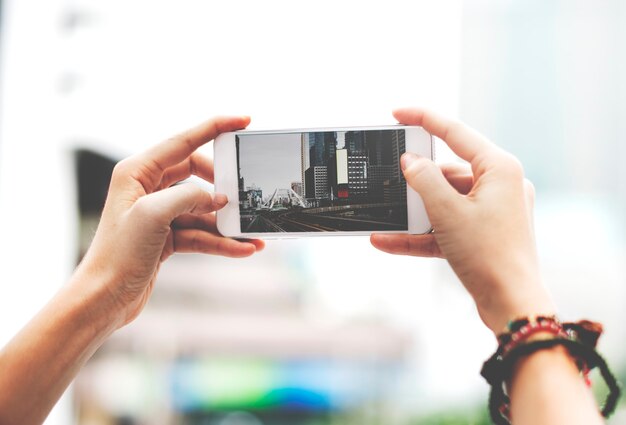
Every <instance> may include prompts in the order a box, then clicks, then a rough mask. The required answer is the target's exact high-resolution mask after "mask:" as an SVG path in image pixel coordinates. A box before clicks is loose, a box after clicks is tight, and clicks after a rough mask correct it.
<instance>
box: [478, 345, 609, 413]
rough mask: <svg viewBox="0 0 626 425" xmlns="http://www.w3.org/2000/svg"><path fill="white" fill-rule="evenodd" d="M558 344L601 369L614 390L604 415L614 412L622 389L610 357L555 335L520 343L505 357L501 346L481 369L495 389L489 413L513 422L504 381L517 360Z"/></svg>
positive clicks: (601, 372)
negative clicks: (509, 412)
mask: <svg viewBox="0 0 626 425" xmlns="http://www.w3.org/2000/svg"><path fill="white" fill-rule="evenodd" d="M557 345H561V346H563V347H565V349H567V351H568V352H569V354H570V355H571V356H572V357H573V358H574V359H576V360H581V361H582V362H584V364H585V365H586V367H587V369H588V370H591V369H593V368H595V367H597V368H598V369H599V370H600V374H601V375H602V378H603V379H604V381H605V382H606V385H607V387H608V388H609V391H610V392H609V395H608V396H607V398H606V400H605V402H604V405H603V406H602V408H601V413H602V416H604V417H608V416H609V415H610V414H611V413H613V411H614V410H615V407H616V405H617V400H618V399H619V396H620V392H621V390H620V386H619V384H618V382H617V380H616V379H615V376H613V374H612V373H611V371H610V369H609V367H608V365H607V363H606V361H605V360H604V359H603V358H602V356H600V354H598V352H597V351H596V350H595V349H594V348H593V347H591V346H588V345H585V344H583V343H581V342H579V341H575V340H571V339H566V338H554V339H547V340H536V341H530V342H528V343H525V344H523V345H519V346H516V347H515V348H513V349H512V350H511V351H510V352H508V353H507V355H506V356H504V357H503V356H502V355H501V353H500V350H498V351H497V352H496V353H495V354H494V355H493V356H491V357H490V358H489V359H488V360H487V361H486V362H485V363H484V365H483V368H482V370H481V372H480V373H481V375H482V376H483V377H484V378H485V379H486V380H487V382H488V383H489V385H490V386H491V392H490V394H489V413H490V415H491V419H492V421H493V422H494V423H495V424H496V425H508V424H510V421H509V418H508V417H507V416H508V415H507V414H506V413H507V409H508V406H509V405H510V399H509V397H508V395H506V393H505V391H504V383H505V382H506V381H507V380H508V379H509V378H510V375H511V371H512V370H513V366H514V365H515V363H516V362H517V361H518V360H519V359H520V358H521V357H524V356H527V355H529V354H532V353H534V352H535V351H538V350H544V349H548V348H552V347H555V346H557Z"/></svg>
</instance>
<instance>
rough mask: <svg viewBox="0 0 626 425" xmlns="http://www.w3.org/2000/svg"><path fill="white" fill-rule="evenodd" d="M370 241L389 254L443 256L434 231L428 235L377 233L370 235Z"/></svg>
mask: <svg viewBox="0 0 626 425" xmlns="http://www.w3.org/2000/svg"><path fill="white" fill-rule="evenodd" d="M370 242H371V243H372V245H373V246H374V247H375V248H377V249H379V250H381V251H383V252H387V253H389V254H397V255H413V256H415V257H440V258H443V255H442V254H441V250H440V249H439V245H438V244H437V241H436V240H435V235H434V234H432V233H429V234H426V235H404V234H391V233H388V234H385V233H375V234H373V235H371V236H370Z"/></svg>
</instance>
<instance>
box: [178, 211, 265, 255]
mask: <svg viewBox="0 0 626 425" xmlns="http://www.w3.org/2000/svg"><path fill="white" fill-rule="evenodd" d="M172 228H174V229H198V230H204V231H207V232H211V233H214V234H215V235H218V236H221V235H220V234H219V232H218V231H217V224H216V218H215V214H201V215H197V214H183V215H181V216H180V217H177V218H176V219H175V220H174V221H173V222H172ZM240 241H241V242H247V243H251V244H253V245H254V246H255V247H256V251H257V252H258V251H262V250H263V249H264V248H265V242H264V241H262V240H261V239H240Z"/></svg>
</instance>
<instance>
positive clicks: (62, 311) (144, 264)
mask: <svg viewBox="0 0 626 425" xmlns="http://www.w3.org/2000/svg"><path fill="white" fill-rule="evenodd" d="M249 122H250V119H249V118H248V117H218V118H214V119H212V120H209V121H207V122H205V123H203V124H201V125H199V126H198V127H195V128H193V129H190V130H188V131H186V132H184V133H182V134H180V135H178V136H175V137H172V138H171V139H169V140H166V141H165V142H163V143H161V144H158V145H156V146H154V147H153V148H151V149H149V150H148V151H146V152H144V153H141V154H138V155H135V156H132V157H130V158H127V159H125V160H123V161H121V162H120V163H119V164H118V165H117V166H116V167H115V169H114V171H113V175H112V178H111V185H110V188H109V193H108V196H107V201H106V204H105V207H104V210H103V213H102V217H101V220H100V224H99V226H98V230H97V232H96V235H95V237H94V240H93V242H92V244H91V246H90V248H89V250H88V252H87V254H86V255H85V258H84V259H83V261H82V262H81V264H80V265H79V267H78V268H77V269H76V271H75V273H74V275H73V276H72V278H71V279H70V281H69V282H68V284H66V285H65V286H64V287H63V288H61V290H60V291H59V292H58V293H57V294H56V295H55V296H54V298H53V299H52V300H50V302H49V303H48V304H47V305H46V306H45V307H44V308H43V309H42V311H40V312H39V314H38V315H37V316H35V317H34V318H33V319H32V320H31V321H30V322H29V323H28V324H27V325H26V326H25V327H24V329H22V330H21V331H20V332H19V333H18V334H17V335H16V336H15V337H14V338H13V339H12V340H11V341H10V342H9V343H8V344H7V345H6V347H4V348H3V349H2V351H0V371H2V373H0V424H2V425H29V424H40V423H42V422H43V421H44V419H45V418H46V417H47V415H48V413H49V412H50V409H51V408H52V407H53V406H54V404H55V403H56V402H57V400H58V399H59V397H60V396H61V395H62V394H63V392H64V391H65V389H66V388H67V386H68V385H69V384H70V382H71V381H72V379H74V377H75V376H76V374H77V373H78V371H79V370H80V368H81V367H82V366H83V365H84V364H85V362H86V361H87V360H88V359H89V358H90V357H91V356H92V355H93V353H94V352H95V351H96V350H97V349H98V347H100V345H101V344H102V343H103V342H104V341H105V340H106V339H107V337H108V336H109V335H110V334H111V333H113V332H114V331H115V330H117V329H119V328H120V327H122V326H124V325H125V324H127V323H129V322H131V321H132V320H133V319H134V318H136V317H137V315H138V314H139V313H140V312H141V310H142V309H143V307H144V306H145V304H146V302H147V301H148V299H149V298H150V294H151V293H152V289H153V288H154V283H155V279H156V276H157V273H158V271H159V267H160V265H161V263H163V261H165V260H166V259H167V258H168V257H169V256H171V255H172V254H173V253H175V252H200V253H207V254H215V255H223V256H227V257H247V256H249V255H252V254H254V253H255V252H257V251H260V250H261V249H263V247H264V244H263V242H262V241H260V240H249V241H246V242H241V241H236V240H233V239H230V238H225V237H222V236H221V235H220V234H219V233H218V232H217V229H216V226H215V214H214V211H215V210H218V209H220V208H222V207H223V206H224V205H225V204H226V202H227V199H226V197H225V196H224V195H219V194H215V195H212V194H210V193H208V192H205V191H204V190H201V189H199V188H198V187H197V186H195V185H192V184H181V185H175V186H173V184H174V183H177V182H179V181H181V180H184V179H186V178H187V177H189V176H191V175H196V176H199V177H201V178H203V179H205V180H207V181H209V182H212V181H213V164H212V162H211V161H210V160H209V159H207V158H205V157H203V156H201V155H200V154H198V153H197V152H196V149H198V148H199V147H200V146H201V145H203V144H205V143H207V142H209V141H210V140H212V139H214V138H215V137H216V136H217V135H218V134H220V133H222V132H226V131H232V130H237V129H241V128H244V127H246V126H247V125H248V123H249Z"/></svg>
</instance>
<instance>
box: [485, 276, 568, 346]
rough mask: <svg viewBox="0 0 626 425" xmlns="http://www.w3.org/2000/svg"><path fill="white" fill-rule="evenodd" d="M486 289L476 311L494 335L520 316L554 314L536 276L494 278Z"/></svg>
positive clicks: (548, 296) (550, 301)
mask: <svg viewBox="0 0 626 425" xmlns="http://www.w3.org/2000/svg"><path fill="white" fill-rule="evenodd" d="M485 286H486V287H487V288H488V290H487V291H488V292H487V293H486V294H485V296H484V297H482V299H481V300H477V304H478V309H479V312H480V314H481V317H482V318H483V320H484V322H485V324H486V325H487V327H489V329H491V331H492V332H493V333H494V334H495V335H498V334H499V333H501V332H502V331H503V330H504V329H505V328H506V326H507V324H508V323H509V321H511V320H514V319H517V318H519V317H527V316H537V315H542V316H552V315H555V314H556V306H555V305H554V302H553V301H552V298H551V296H550V294H549V293H548V291H547V289H546V288H545V286H544V285H543V283H542V282H541V278H540V277H539V274H538V273H510V274H508V276H497V277H494V278H493V279H492V284H490V285H485Z"/></svg>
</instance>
